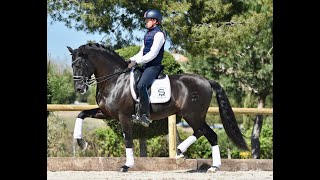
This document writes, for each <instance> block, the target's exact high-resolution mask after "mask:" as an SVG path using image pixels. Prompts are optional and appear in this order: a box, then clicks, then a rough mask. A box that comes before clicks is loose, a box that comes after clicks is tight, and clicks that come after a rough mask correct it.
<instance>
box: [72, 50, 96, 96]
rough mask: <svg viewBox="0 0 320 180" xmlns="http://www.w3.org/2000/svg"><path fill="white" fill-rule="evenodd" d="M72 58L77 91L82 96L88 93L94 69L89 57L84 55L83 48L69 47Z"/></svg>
mask: <svg viewBox="0 0 320 180" xmlns="http://www.w3.org/2000/svg"><path fill="white" fill-rule="evenodd" d="M67 48H68V50H69V51H70V53H71V56H72V70H73V80H74V88H75V91H76V92H78V93H81V94H84V93H85V92H87V90H88V88H89V85H90V83H91V76H92V75H93V67H92V64H91V63H90V61H88V60H87V59H88V55H87V54H85V53H83V51H82V47H81V46H80V47H79V48H78V49H72V48H71V47H69V46H67Z"/></svg>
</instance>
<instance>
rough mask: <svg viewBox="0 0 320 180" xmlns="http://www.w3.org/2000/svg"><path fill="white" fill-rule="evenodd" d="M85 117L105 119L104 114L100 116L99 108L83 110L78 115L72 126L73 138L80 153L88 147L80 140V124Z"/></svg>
mask: <svg viewBox="0 0 320 180" xmlns="http://www.w3.org/2000/svg"><path fill="white" fill-rule="evenodd" d="M87 117H92V118H98V119H105V118H107V117H106V116H105V115H104V114H102V112H101V110H100V109H99V108H96V109H89V110H84V111H81V112H80V113H79V114H78V117H77V119H76V122H75V125H74V131H73V138H74V139H75V140H76V141H77V144H78V145H79V147H80V148H81V150H82V151H84V150H86V148H87V146H88V143H87V142H86V141H85V140H84V139H83V138H82V123H83V120H84V119H85V118H87Z"/></svg>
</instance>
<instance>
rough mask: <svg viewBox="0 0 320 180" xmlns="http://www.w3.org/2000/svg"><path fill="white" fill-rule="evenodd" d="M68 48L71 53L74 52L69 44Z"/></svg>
mask: <svg viewBox="0 0 320 180" xmlns="http://www.w3.org/2000/svg"><path fill="white" fill-rule="evenodd" d="M67 48H68V50H69V51H70V52H71V54H72V53H73V49H72V48H71V47H69V46H67Z"/></svg>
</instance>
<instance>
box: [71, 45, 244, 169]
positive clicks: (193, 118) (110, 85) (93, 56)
mask: <svg viewBox="0 0 320 180" xmlns="http://www.w3.org/2000/svg"><path fill="white" fill-rule="evenodd" d="M67 48H68V50H69V51H70V52H71V55H72V68H73V76H74V87H75V91H76V92H78V93H85V92H86V91H87V90H88V88H89V85H90V83H91V82H92V81H93V80H95V81H96V83H97V93H96V101H97V104H98V106H99V108H100V111H101V112H102V113H103V114H104V115H105V116H107V117H112V118H113V119H116V120H119V121H120V124H121V128H122V132H123V136H124V140H125V145H126V149H125V151H126V163H125V164H124V165H123V166H122V167H121V168H120V171H122V172H126V171H128V169H129V168H130V167H133V165H134V158H133V140H132V132H133V131H132V127H133V122H132V115H133V114H134V113H135V104H136V102H135V100H134V99H133V97H132V94H131V92H130V86H129V85H130V78H129V76H130V72H129V71H130V70H129V69H128V68H127V65H128V64H127V62H126V61H125V60H124V59H123V58H122V57H121V56H119V55H118V54H117V53H116V52H115V51H113V50H112V49H111V48H109V47H105V46H103V45H100V44H97V43H89V44H84V45H81V46H80V47H79V48H77V49H74V50H73V49H72V48H70V47H67ZM92 75H94V77H95V79H91V77H92ZM169 78H170V84H171V98H170V100H169V101H168V102H166V103H154V104H151V109H150V118H151V119H152V120H161V119H164V118H167V117H168V116H170V115H172V114H178V115H181V116H182V118H183V119H184V120H186V122H187V123H188V124H189V125H190V126H191V127H192V129H193V135H191V136H189V137H188V138H187V139H186V140H184V141H183V142H182V143H180V144H179V146H178V148H177V155H176V162H177V163H178V164H179V163H181V162H182V161H183V160H184V155H183V153H184V152H186V150H187V148H188V147H189V146H190V145H191V144H192V143H194V142H195V141H196V140H197V139H198V138H199V137H201V136H202V135H204V136H205V137H206V138H207V139H208V141H209V143H210V144H211V146H212V166H211V168H209V169H208V172H215V171H216V170H217V169H218V168H219V167H220V166H221V159H220V151H219V146H218V139H217V134H216V133H215V132H214V131H213V130H212V129H211V128H210V127H209V125H208V124H207V123H206V122H205V117H206V114H207V110H208V108H209V105H210V101H211V98H212V94H213V90H214V91H215V93H216V99H217V102H218V105H219V112H220V117H221V121H222V124H223V127H224V129H225V131H226V133H227V135H228V137H229V138H230V139H231V141H232V142H233V143H234V144H235V145H236V146H237V147H238V148H240V149H243V150H248V146H247V144H246V142H245V140H244V138H243V134H242V133H241V131H240V129H239V127H238V124H237V121H236V119H235V116H234V113H233V111H232V108H231V106H230V103H229V100H228V97H227V95H226V93H225V91H224V90H223V88H222V87H221V86H220V85H219V83H217V82H215V81H213V80H207V79H206V78H204V77H202V76H199V75H195V74H176V75H170V76H169ZM79 121H80V120H79Z"/></svg>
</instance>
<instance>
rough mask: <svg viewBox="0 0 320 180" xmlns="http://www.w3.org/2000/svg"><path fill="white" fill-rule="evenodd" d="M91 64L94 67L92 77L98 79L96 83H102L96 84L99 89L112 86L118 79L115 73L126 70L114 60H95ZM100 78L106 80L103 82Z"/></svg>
mask: <svg viewBox="0 0 320 180" xmlns="http://www.w3.org/2000/svg"><path fill="white" fill-rule="evenodd" d="M91 63H92V65H93V67H94V76H95V77H96V78H98V82H100V81H102V82H101V83H98V86H100V88H102V87H104V88H105V87H106V86H112V85H114V84H115V82H116V80H117V77H119V75H116V74H115V73H117V72H121V71H124V70H125V69H126V66H125V65H124V64H123V63H121V61H117V60H114V59H95V60H93V61H92V62H91ZM101 77H106V78H105V80H103V79H102V78H101ZM99 78H100V79H99Z"/></svg>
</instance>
